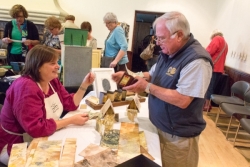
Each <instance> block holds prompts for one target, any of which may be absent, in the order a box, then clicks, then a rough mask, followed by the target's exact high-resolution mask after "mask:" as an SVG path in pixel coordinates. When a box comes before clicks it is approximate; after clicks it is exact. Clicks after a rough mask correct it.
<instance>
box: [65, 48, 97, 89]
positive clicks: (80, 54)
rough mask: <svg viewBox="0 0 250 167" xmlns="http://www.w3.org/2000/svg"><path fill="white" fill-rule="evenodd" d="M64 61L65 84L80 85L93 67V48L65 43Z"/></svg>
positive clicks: (69, 85) (70, 85) (66, 85)
mask: <svg viewBox="0 0 250 167" xmlns="http://www.w3.org/2000/svg"><path fill="white" fill-rule="evenodd" d="M62 62H63V63H62V64H63V85H64V86H65V87H75V86H80V85H81V83H82V81H83V78H84V77H85V76H86V75H87V74H88V73H89V72H90V69H91V65H92V48H91V47H85V46H68V45H64V48H63V53H62Z"/></svg>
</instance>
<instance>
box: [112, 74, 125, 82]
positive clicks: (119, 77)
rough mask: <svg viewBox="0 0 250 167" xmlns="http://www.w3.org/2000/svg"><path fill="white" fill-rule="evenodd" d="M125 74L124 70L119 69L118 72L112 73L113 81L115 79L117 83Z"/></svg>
mask: <svg viewBox="0 0 250 167" xmlns="http://www.w3.org/2000/svg"><path fill="white" fill-rule="evenodd" d="M123 74H124V71H118V72H116V73H114V74H112V79H113V81H115V82H116V83H118V82H119V81H120V80H121V78H122V76H123Z"/></svg>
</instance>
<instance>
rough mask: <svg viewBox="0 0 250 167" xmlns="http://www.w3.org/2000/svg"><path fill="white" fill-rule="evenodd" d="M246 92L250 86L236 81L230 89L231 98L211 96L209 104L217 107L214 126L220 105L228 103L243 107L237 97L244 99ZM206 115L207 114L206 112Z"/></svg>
mask: <svg viewBox="0 0 250 167" xmlns="http://www.w3.org/2000/svg"><path fill="white" fill-rule="evenodd" d="M248 90H250V84H249V83H248V82H246V81H237V82H235V83H234V84H233V85H232V87H231V96H222V95H216V94H212V95H211V98H210V102H209V103H210V104H211V101H213V102H214V103H215V104H217V105H219V111H218V113H217V115H216V120H215V125H217V122H218V119H219V116H220V112H221V104H222V103H229V104H235V105H241V106H243V105H244V101H243V100H242V99H240V98H239V97H237V96H240V97H242V98H244V95H245V93H246V92H247V91H248ZM207 113H208V110H207Z"/></svg>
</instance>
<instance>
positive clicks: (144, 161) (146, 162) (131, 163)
mask: <svg viewBox="0 0 250 167" xmlns="http://www.w3.org/2000/svg"><path fill="white" fill-rule="evenodd" d="M139 166H140V167H161V166H159V165H158V164H156V163H155V162H154V161H151V160H150V159H148V158H147V157H145V156H144V155H142V154H141V155H139V156H136V157H134V158H132V159H130V160H128V161H126V162H123V163H121V164H119V165H117V166H116V167H139Z"/></svg>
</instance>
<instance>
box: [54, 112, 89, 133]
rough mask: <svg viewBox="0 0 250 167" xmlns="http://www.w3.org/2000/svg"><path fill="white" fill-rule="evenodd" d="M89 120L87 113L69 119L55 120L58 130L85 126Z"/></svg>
mask: <svg viewBox="0 0 250 167" xmlns="http://www.w3.org/2000/svg"><path fill="white" fill-rule="evenodd" d="M88 120H89V116H88V114H87V113H83V114H77V115H74V116H72V117H69V118H65V119H61V120H55V122H56V130H58V129H61V128H64V127H66V126H68V125H84V124H85V122H87V121H88Z"/></svg>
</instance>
